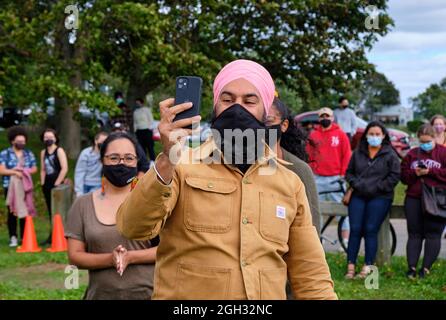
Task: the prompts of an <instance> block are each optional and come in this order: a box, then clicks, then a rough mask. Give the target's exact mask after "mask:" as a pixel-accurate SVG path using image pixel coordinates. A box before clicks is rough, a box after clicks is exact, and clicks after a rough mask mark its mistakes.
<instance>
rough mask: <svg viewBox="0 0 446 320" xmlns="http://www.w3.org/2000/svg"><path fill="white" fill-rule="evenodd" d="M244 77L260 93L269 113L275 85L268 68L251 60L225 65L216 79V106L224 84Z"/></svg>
mask: <svg viewBox="0 0 446 320" xmlns="http://www.w3.org/2000/svg"><path fill="white" fill-rule="evenodd" d="M240 78H243V79H245V80H247V81H249V82H250V83H251V84H252V85H253V86H254V87H256V89H257V90H258V91H259V93H260V98H261V99H262V101H263V105H264V106H265V112H266V114H268V113H269V109H270V108H271V106H272V104H273V100H274V93H275V86H274V81H273V79H272V78H271V75H270V74H269V72H268V70H266V69H265V68H264V67H263V66H261V65H260V64H258V63H257V62H254V61H251V60H243V59H240V60H235V61H232V62H230V63H228V64H227V65H225V66H224V67H223V69H221V70H220V72H219V73H218V75H217V77H216V78H215V80H214V108H215V105H216V104H217V101H218V97H219V96H220V94H221V91H222V89H223V87H224V86H226V85H227V84H228V83H230V82H231V81H234V80H237V79H240Z"/></svg>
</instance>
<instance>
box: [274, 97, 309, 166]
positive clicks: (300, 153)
mask: <svg viewBox="0 0 446 320" xmlns="http://www.w3.org/2000/svg"><path fill="white" fill-rule="evenodd" d="M273 106H275V107H276V109H277V111H278V112H279V114H280V117H281V122H283V121H285V120H288V123H289V124H288V129H287V131H285V132H283V133H282V138H281V139H280V146H281V147H282V148H284V149H285V150H286V151H288V152H290V153H292V154H294V155H295V156H296V157H298V158H299V159H301V160H303V161H305V162H308V154H307V151H306V150H305V146H306V144H307V140H308V136H307V134H306V133H305V132H304V131H303V130H302V129H301V128H298V127H296V124H295V123H294V117H293V115H292V114H291V110H290V109H289V108H288V107H287V106H286V105H285V104H284V103H283V102H282V101H281V100H280V99H279V98H274V101H273Z"/></svg>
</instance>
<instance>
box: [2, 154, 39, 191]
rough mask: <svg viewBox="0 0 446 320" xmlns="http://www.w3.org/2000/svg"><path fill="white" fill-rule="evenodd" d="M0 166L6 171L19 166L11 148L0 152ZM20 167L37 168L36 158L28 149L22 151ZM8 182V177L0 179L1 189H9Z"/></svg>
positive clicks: (9, 178)
mask: <svg viewBox="0 0 446 320" xmlns="http://www.w3.org/2000/svg"><path fill="white" fill-rule="evenodd" d="M0 164H2V165H4V166H5V167H6V169H13V168H15V167H17V165H18V164H19V159H17V156H16V154H15V152H14V150H13V149H12V147H9V148H8V149H5V150H2V152H0ZM22 166H23V167H24V168H32V167H35V166H37V162H36V157H35V156H34V154H33V153H32V151H31V150H28V149H24V150H23V162H22ZM10 180H11V177H10V176H3V177H2V182H3V188H8V187H9V181H10Z"/></svg>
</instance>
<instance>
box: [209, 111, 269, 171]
mask: <svg viewBox="0 0 446 320" xmlns="http://www.w3.org/2000/svg"><path fill="white" fill-rule="evenodd" d="M212 129H214V130H216V131H217V132H218V133H219V134H220V137H216V136H215V135H214V138H215V142H216V144H217V146H219V147H220V150H221V151H222V152H223V157H224V158H225V162H227V163H230V164H232V165H234V166H236V167H237V168H239V169H240V171H242V172H243V173H245V172H246V171H247V170H248V169H249V167H250V166H251V165H252V164H253V163H254V162H255V161H256V160H257V158H258V156H259V155H262V154H263V143H262V139H264V140H265V141H267V137H266V131H267V130H266V127H265V125H264V124H263V123H262V122H260V121H259V120H257V119H256V118H255V117H254V116H253V115H252V114H251V113H250V112H249V111H248V110H246V109H245V108H243V107H242V106H241V105H239V104H234V105H232V106H231V107H229V108H228V109H226V110H225V111H223V112H222V113H221V114H220V115H219V116H218V117H217V118H215V119H214V120H213V121H212ZM225 129H226V130H228V129H229V130H228V131H229V132H228V133H226V134H225ZM234 129H240V130H241V132H242V134H243V133H246V134H247V136H249V131H250V130H253V132H254V136H255V143H252V141H248V140H251V139H248V138H247V136H243V138H242V139H236V138H235V137H234V135H235V133H233V134H231V132H232V130H234ZM247 129H250V130H248V131H246V130H247ZM236 142H239V143H236ZM240 142H242V143H240ZM248 142H250V143H249V144H248Z"/></svg>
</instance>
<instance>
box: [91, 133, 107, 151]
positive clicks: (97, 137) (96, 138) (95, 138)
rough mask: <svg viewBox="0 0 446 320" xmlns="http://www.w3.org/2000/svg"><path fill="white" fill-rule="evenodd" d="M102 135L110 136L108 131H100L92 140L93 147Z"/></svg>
mask: <svg viewBox="0 0 446 320" xmlns="http://www.w3.org/2000/svg"><path fill="white" fill-rule="evenodd" d="M100 136H104V137H108V132H105V131H99V132H98V133H96V134H95V135H94V138H93V141H92V147H94V145H95V141H96V140H98V139H99V137H100Z"/></svg>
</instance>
